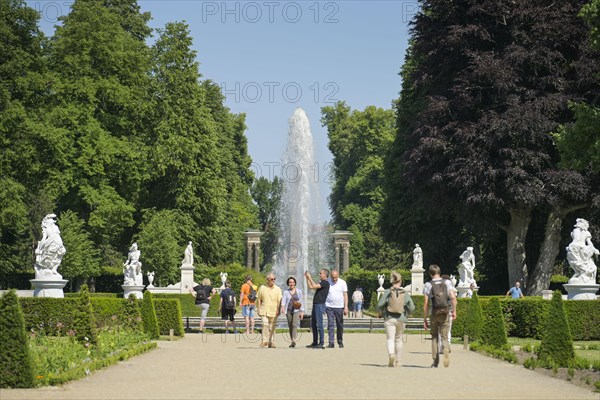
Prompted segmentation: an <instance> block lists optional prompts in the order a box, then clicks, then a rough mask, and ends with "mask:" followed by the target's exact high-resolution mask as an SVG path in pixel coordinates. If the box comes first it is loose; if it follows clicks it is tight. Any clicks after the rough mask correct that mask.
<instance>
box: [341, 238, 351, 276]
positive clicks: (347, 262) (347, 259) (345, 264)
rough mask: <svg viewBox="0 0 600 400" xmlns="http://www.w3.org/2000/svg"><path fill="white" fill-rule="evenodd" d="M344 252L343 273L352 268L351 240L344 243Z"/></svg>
mask: <svg viewBox="0 0 600 400" xmlns="http://www.w3.org/2000/svg"><path fill="white" fill-rule="evenodd" d="M342 254H343V255H344V260H343V264H342V273H343V272H346V271H348V269H349V268H350V242H347V243H344V244H342Z"/></svg>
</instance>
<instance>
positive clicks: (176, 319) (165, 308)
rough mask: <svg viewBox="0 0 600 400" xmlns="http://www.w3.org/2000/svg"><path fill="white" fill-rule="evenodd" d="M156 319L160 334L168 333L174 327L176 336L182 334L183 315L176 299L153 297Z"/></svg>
mask: <svg viewBox="0 0 600 400" xmlns="http://www.w3.org/2000/svg"><path fill="white" fill-rule="evenodd" d="M154 308H155V309H156V319H157V320H158V329H159V332H160V334H161V335H168V334H169V329H174V331H175V335H176V336H183V317H182V315H181V305H180V304H179V300H177V299H158V298H157V299H155V300H154Z"/></svg>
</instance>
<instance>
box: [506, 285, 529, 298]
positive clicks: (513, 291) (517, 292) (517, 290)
mask: <svg viewBox="0 0 600 400" xmlns="http://www.w3.org/2000/svg"><path fill="white" fill-rule="evenodd" d="M509 294H510V296H511V297H512V298H513V299H518V298H521V297H525V296H524V295H523V292H522V291H521V284H520V283H519V282H515V286H513V287H511V288H510V289H508V292H506V297H508V295H509Z"/></svg>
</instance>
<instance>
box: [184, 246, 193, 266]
mask: <svg viewBox="0 0 600 400" xmlns="http://www.w3.org/2000/svg"><path fill="white" fill-rule="evenodd" d="M181 264H183V265H186V264H187V265H193V264H194V248H193V247H192V242H188V245H187V247H186V248H185V253H184V254H183V261H181Z"/></svg>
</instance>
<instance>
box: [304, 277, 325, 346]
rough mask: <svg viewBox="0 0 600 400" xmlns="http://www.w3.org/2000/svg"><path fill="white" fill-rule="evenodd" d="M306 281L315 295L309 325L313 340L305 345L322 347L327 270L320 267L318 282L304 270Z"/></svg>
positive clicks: (323, 340) (323, 344)
mask: <svg viewBox="0 0 600 400" xmlns="http://www.w3.org/2000/svg"><path fill="white" fill-rule="evenodd" d="M304 277H305V278H306V283H307V285H308V288H309V289H314V290H316V291H315V297H314V299H313V307H312V313H311V318H310V327H311V330H312V334H313V341H312V343H311V344H309V345H308V346H306V347H310V348H313V349H324V348H325V329H324V328H323V314H325V301H326V300H327V295H328V294H329V281H328V280H327V278H328V277H329V270H328V269H322V270H321V271H320V272H319V279H320V281H319V283H315V281H313V278H312V276H310V274H309V273H308V271H305V272H304Z"/></svg>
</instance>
